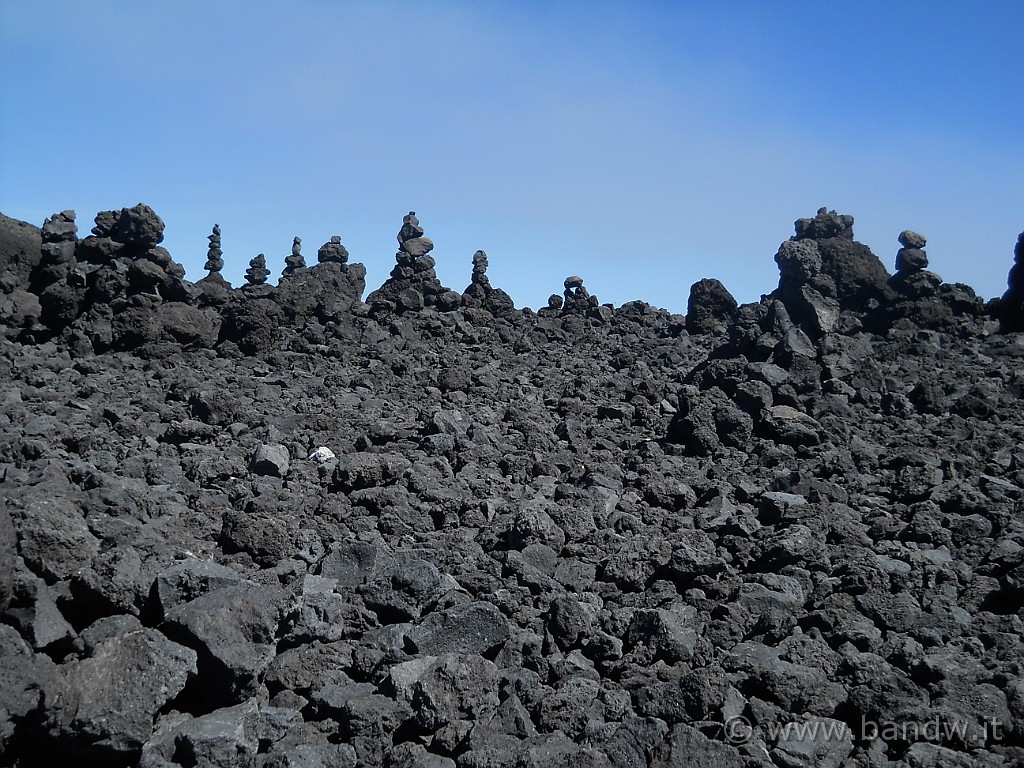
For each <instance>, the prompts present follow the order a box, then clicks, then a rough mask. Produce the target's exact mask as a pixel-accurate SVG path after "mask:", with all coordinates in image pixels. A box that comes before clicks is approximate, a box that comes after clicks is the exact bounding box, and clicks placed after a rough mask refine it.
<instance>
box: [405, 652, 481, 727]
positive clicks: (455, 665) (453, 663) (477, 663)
mask: <svg viewBox="0 0 1024 768" xmlns="http://www.w3.org/2000/svg"><path fill="white" fill-rule="evenodd" d="M498 679H499V674H498V668H497V667H496V666H494V664H493V663H492V662H490V661H488V660H486V659H484V658H482V657H480V656H477V655H468V656H462V655H458V654H445V655H443V656H440V657H438V658H437V659H435V660H434V662H433V663H432V664H431V665H430V667H428V668H427V670H426V671H425V672H424V673H423V674H422V675H421V676H420V677H419V679H418V680H417V681H416V684H415V689H414V692H413V698H412V707H413V710H414V712H415V716H416V721H417V723H419V725H420V726H421V727H423V728H426V729H427V730H431V731H436V730H438V729H440V728H441V727H443V726H445V725H447V724H448V723H451V722H454V721H457V720H470V721H472V720H482V719H484V718H485V716H487V715H488V714H490V713H493V712H494V711H495V710H497V708H498V703H499V701H498Z"/></svg>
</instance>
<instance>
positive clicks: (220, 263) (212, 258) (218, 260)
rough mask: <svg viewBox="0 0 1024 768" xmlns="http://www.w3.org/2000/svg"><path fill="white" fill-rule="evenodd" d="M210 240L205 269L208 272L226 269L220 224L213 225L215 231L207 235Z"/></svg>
mask: <svg viewBox="0 0 1024 768" xmlns="http://www.w3.org/2000/svg"><path fill="white" fill-rule="evenodd" d="M207 238H208V239H209V241H210V247H209V250H207V251H206V264H204V265H203V269H205V270H207V271H208V272H211V273H213V272H220V271H221V270H222V269H224V259H223V258H222V256H223V251H221V249H220V224H214V225H213V232H212V233H211V234H209V235H207Z"/></svg>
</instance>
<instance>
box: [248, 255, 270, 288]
mask: <svg viewBox="0 0 1024 768" xmlns="http://www.w3.org/2000/svg"><path fill="white" fill-rule="evenodd" d="M268 277H270V270H269V269H267V257H266V256H264V255H263V254H262V253H260V254H258V255H257V256H256V258H255V259H252V260H251V261H250V262H249V268H248V269H247V270H245V280H246V282H247V283H249V285H263V284H264V283H265V282H267V278H268Z"/></svg>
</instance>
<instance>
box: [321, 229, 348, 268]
mask: <svg viewBox="0 0 1024 768" xmlns="http://www.w3.org/2000/svg"><path fill="white" fill-rule="evenodd" d="M316 260H317V261H318V262H319V263H320V264H348V249H347V248H346V247H345V246H344V245H342V244H341V235H334V236H333V237H331V239H330V241H329V242H326V243H324V244H323V245H321V246H320V250H318V251H317V252H316Z"/></svg>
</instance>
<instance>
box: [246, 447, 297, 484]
mask: <svg viewBox="0 0 1024 768" xmlns="http://www.w3.org/2000/svg"><path fill="white" fill-rule="evenodd" d="M290 466H291V459H290V458H289V456H288V449H287V448H285V447H284V446H283V445H278V444H270V445H261V446H260V447H259V448H257V449H256V453H255V454H253V457H252V459H251V460H250V461H249V469H250V471H252V472H255V473H256V474H258V475H267V476H269V477H284V476H285V475H287V474H288V469H289V467H290Z"/></svg>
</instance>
